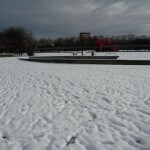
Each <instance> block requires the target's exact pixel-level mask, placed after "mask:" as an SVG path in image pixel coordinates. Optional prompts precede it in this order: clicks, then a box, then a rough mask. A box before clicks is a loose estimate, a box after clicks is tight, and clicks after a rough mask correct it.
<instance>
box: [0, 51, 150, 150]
mask: <svg viewBox="0 0 150 150" xmlns="http://www.w3.org/2000/svg"><path fill="white" fill-rule="evenodd" d="M130 54H131V53H130ZM0 70H1V72H0V150H150V66H112V65H72V64H70V65H69V64H45V63H36V62H27V61H20V60H18V59H17V58H0Z"/></svg>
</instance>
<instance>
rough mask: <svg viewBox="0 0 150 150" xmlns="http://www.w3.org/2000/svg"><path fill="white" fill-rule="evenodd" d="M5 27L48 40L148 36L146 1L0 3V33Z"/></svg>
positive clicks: (149, 14)
mask: <svg viewBox="0 0 150 150" xmlns="http://www.w3.org/2000/svg"><path fill="white" fill-rule="evenodd" d="M9 26H23V27H25V28H27V30H29V31H31V32H33V34H34V35H35V36H39V37H50V38H55V37H57V36H77V35H78V34H79V32H91V33H92V34H93V35H102V34H104V35H120V34H128V33H133V34H146V35H150V0H0V31H1V30H3V29H4V28H7V27H9Z"/></svg>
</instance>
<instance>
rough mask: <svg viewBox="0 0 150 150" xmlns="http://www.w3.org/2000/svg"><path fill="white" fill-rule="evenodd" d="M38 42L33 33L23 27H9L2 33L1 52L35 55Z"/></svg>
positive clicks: (0, 37) (0, 36) (0, 34)
mask: <svg viewBox="0 0 150 150" xmlns="http://www.w3.org/2000/svg"><path fill="white" fill-rule="evenodd" d="M36 45H37V42H36V40H35V39H34V38H33V36H32V33H30V32H28V31H26V29H25V28H22V27H9V28H7V29H5V30H3V31H2V32H0V52H1V53H2V52H5V53H17V54H19V55H22V54H23V53H28V55H33V53H34V51H35V48H36Z"/></svg>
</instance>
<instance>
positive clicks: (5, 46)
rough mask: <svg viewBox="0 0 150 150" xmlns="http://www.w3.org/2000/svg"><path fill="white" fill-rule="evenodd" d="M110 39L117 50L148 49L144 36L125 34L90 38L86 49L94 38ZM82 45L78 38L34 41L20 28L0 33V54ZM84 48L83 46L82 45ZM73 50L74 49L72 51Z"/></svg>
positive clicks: (149, 46)
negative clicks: (116, 46)
mask: <svg viewBox="0 0 150 150" xmlns="http://www.w3.org/2000/svg"><path fill="white" fill-rule="evenodd" d="M98 37H101V38H111V39H112V42H113V43H114V45H118V47H119V49H135V50H136V49H150V37H149V36H146V35H140V36H135V35H134V34H127V35H121V36H103V35H99V36H91V37H90V39H89V40H88V41H87V42H86V47H95V41H96V38H98ZM82 45H83V43H82V42H81V41H80V37H79V36H78V37H68V38H64V37H59V38H56V39H50V38H40V39H39V40H37V39H35V38H34V37H33V35H32V33H30V32H28V31H27V30H26V29H25V28H22V27H9V28H7V29H5V30H3V31H2V32H0V52H5V53H18V54H20V55H22V53H28V55H33V54H34V52H35V51H36V50H38V49H44V48H53V49H54V50H55V48H56V49H57V50H58V49H59V48H64V47H65V48H76V49H77V48H79V47H82ZM84 46H85V45H84ZM73 50H75V49H73Z"/></svg>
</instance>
